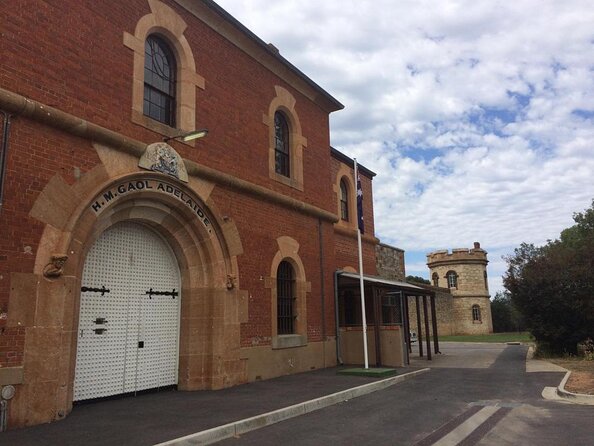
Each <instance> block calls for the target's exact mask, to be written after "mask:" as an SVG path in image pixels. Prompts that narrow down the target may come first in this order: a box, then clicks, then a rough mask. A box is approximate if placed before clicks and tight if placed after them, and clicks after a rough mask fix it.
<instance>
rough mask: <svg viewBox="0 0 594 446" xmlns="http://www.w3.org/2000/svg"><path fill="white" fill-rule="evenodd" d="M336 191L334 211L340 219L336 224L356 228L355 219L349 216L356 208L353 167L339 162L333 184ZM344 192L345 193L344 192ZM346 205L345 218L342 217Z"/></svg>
mask: <svg viewBox="0 0 594 446" xmlns="http://www.w3.org/2000/svg"><path fill="white" fill-rule="evenodd" d="M333 189H334V192H335V193H336V213H337V214H338V215H339V216H340V219H339V220H338V222H337V223H336V225H337V226H340V227H343V228H350V229H354V230H356V229H357V219H356V218H350V215H352V211H354V210H355V209H357V202H356V199H357V194H356V193H355V189H356V188H355V183H354V180H353V169H351V168H349V167H348V166H346V165H344V164H341V165H340V168H339V169H338V173H337V175H336V179H335V183H334V185H333ZM345 193H346V194H345ZM345 195H346V196H345ZM345 207H346V217H347V218H346V219H345V218H344V217H345V215H344V208H345Z"/></svg>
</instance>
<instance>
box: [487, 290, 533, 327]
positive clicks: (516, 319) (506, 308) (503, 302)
mask: <svg viewBox="0 0 594 446" xmlns="http://www.w3.org/2000/svg"><path fill="white" fill-rule="evenodd" d="M491 317H492V320H493V331H494V332H495V333H505V332H510V331H523V330H524V328H525V324H524V318H523V317H522V314H521V313H520V312H519V311H518V309H517V308H516V306H515V305H514V303H513V301H512V299H511V296H510V294H509V292H506V291H504V292H501V291H500V292H497V294H495V297H493V300H492V301H491Z"/></svg>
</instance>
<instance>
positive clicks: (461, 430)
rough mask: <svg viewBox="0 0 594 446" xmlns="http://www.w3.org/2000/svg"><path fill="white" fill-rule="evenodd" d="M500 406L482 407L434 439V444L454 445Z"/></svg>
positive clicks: (438, 445) (441, 445) (437, 445)
mask: <svg viewBox="0 0 594 446" xmlns="http://www.w3.org/2000/svg"><path fill="white" fill-rule="evenodd" d="M499 409H500V408H499V407H494V406H487V407H483V408H482V409H481V410H479V411H478V412H477V413H475V414H474V415H473V416H471V417H470V418H469V419H468V420H466V421H465V422H463V423H462V424H461V425H460V426H458V427H457V428H456V429H454V430H453V431H452V432H450V433H449V434H447V435H446V436H445V437H442V438H441V439H440V440H438V441H436V442H435V443H433V444H434V446H456V445H457V444H458V443H460V442H462V441H463V440H464V439H465V438H466V437H468V436H469V435H470V434H471V433H472V432H474V431H475V430H476V429H478V428H479V426H480V425H481V424H483V423H484V422H485V421H487V419H488V418H489V417H490V416H491V415H493V414H495V412H497V411H498V410H499Z"/></svg>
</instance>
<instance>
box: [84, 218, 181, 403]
mask: <svg viewBox="0 0 594 446" xmlns="http://www.w3.org/2000/svg"><path fill="white" fill-rule="evenodd" d="M180 290H181V283H180V270H179V266H178V263H177V261H176V258H175V256H174V255H173V252H172V250H171V248H170V247H169V246H168V244H167V242H166V241H165V240H164V239H163V238H162V237H161V236H160V235H159V234H157V233H156V232H155V231H154V230H152V229H151V228H149V227H148V226H145V225H143V224H140V223H136V222H131V221H126V222H120V223H117V224H115V225H113V226H111V227H110V228H108V229H107V230H106V231H104V232H103V233H102V234H101V235H100V236H99V238H98V239H97V240H96V241H95V243H94V245H93V246H92V248H91V249H90V250H89V252H88V255H87V257H86V261H85V264H84V270H83V274H82V282H81V301H80V313H79V326H78V342H77V354H76V369H75V379H74V394H73V400H74V401H80V400H87V399H92V398H100V397H105V396H111V395H117V394H122V393H131V392H137V391H140V390H145V389H152V388H158V387H164V386H169V385H174V384H177V382H178V350H179V328H180V300H181V295H180V294H181V293H180Z"/></svg>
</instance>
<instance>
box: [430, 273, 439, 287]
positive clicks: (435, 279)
mask: <svg viewBox="0 0 594 446" xmlns="http://www.w3.org/2000/svg"><path fill="white" fill-rule="evenodd" d="M431 279H432V280H433V286H439V274H437V273H433V274H432V275H431Z"/></svg>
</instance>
